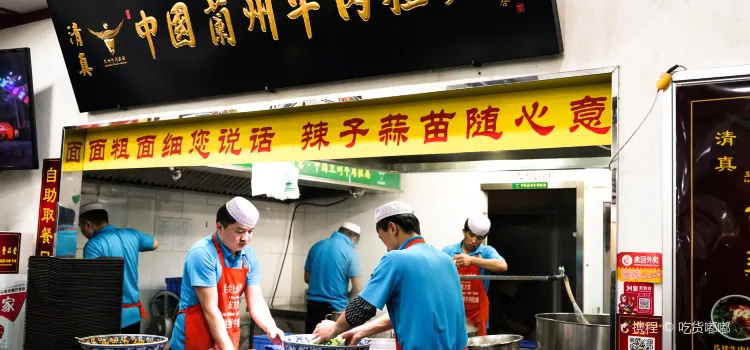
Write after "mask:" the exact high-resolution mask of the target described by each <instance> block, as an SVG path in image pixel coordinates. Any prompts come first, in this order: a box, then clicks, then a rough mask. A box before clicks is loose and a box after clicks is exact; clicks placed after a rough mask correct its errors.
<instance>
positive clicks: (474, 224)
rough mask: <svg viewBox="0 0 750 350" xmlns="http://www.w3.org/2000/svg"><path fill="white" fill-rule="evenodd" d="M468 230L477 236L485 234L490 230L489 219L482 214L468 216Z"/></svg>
mask: <svg viewBox="0 0 750 350" xmlns="http://www.w3.org/2000/svg"><path fill="white" fill-rule="evenodd" d="M468 226H469V230H470V231H471V233H473V234H475V235H477V236H486V235H487V234H488V233H489V232H490V219H488V218H487V217H486V216H484V215H477V216H472V217H470V218H469V223H468Z"/></svg>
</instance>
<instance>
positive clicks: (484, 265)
mask: <svg viewBox="0 0 750 350" xmlns="http://www.w3.org/2000/svg"><path fill="white" fill-rule="evenodd" d="M462 232H463V235H464V239H463V240H462V241H461V242H459V243H457V244H454V245H449V246H446V247H445V248H443V252H444V253H446V254H448V256H450V257H452V258H453V261H454V262H455V264H456V268H458V274H459V275H461V276H476V275H488V274H490V273H492V272H505V271H507V270H508V264H507V263H506V262H505V259H503V257H501V256H500V254H498V253H497V250H495V248H493V247H490V246H487V245H482V242H484V240H485V238H487V234H488V233H489V232H490V219H488V218H487V217H486V216H484V215H476V216H472V217H470V218H468V219H466V221H465V222H464V227H463V230H462ZM461 287H462V288H461V290H462V292H463V296H464V309H465V310H466V322H467V323H468V324H470V325H472V326H474V327H475V328H476V329H477V335H478V336H483V335H487V326H488V324H489V318H490V299H489V298H488V297H487V291H488V290H489V287H490V281H481V280H462V281H461Z"/></svg>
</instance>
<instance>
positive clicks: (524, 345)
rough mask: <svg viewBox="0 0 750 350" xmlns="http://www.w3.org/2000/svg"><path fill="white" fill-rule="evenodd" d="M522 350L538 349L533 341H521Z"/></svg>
mask: <svg viewBox="0 0 750 350" xmlns="http://www.w3.org/2000/svg"><path fill="white" fill-rule="evenodd" d="M521 349H536V342H535V341H533V340H521Z"/></svg>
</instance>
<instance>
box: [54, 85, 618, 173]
mask: <svg viewBox="0 0 750 350" xmlns="http://www.w3.org/2000/svg"><path fill="white" fill-rule="evenodd" d="M611 126H612V97H611V85H610V84H601V85H588V86H575V87H566V88H557V89H548V90H532V91H523V92H515V93H504V94H489V95H480V96H470V97H457V98H449V99H440V100H426V101H417V102H409V103H385V104H381V105H376V106H358V107H352V108H337V109H331V110H322V111H313V112H295V111H294V110H290V111H289V113H286V114H275V115H272V116H268V117H266V118H263V117H256V116H253V117H248V118H239V119H231V120H229V119H223V120H214V121H212V120H201V121H192V122H190V121H189V120H185V122H183V123H178V124H176V123H170V124H161V123H160V122H153V123H144V124H143V127H140V128H132V129H121V130H112V129H102V130H100V131H99V130H97V129H91V130H89V131H88V134H87V135H86V139H85V141H83V140H80V139H78V140H73V139H68V138H66V140H65V147H64V154H63V160H64V164H63V170H65V171H80V170H82V169H83V170H102V169H123V168H147V167H167V166H196V165H218V164H241V163H252V162H279V161H295V160H322V159H346V158H364V157H382V156H400V155H418V154H445V153H465V152H485V151H502V150H519V149H540V148H557V147H575V146H594V145H609V144H610V143H611V139H612V136H611V132H612V130H611Z"/></svg>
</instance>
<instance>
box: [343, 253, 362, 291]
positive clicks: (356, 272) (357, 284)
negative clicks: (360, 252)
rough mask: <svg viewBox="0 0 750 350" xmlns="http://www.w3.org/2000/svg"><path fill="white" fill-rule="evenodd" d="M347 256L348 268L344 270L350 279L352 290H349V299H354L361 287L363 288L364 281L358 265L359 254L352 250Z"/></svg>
mask: <svg viewBox="0 0 750 350" xmlns="http://www.w3.org/2000/svg"><path fill="white" fill-rule="evenodd" d="M350 254H351V256H350V257H349V270H348V271H347V272H346V274H347V277H349V278H350V279H351V280H352V290H350V291H349V300H352V299H354V298H355V297H356V296H358V295H359V293H360V292H361V291H362V289H364V288H365V284H364V281H362V271H361V269H360V267H359V256H357V253H355V252H354V251H353V250H352V251H351V253H350Z"/></svg>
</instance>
